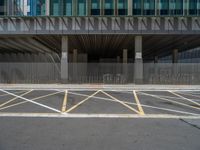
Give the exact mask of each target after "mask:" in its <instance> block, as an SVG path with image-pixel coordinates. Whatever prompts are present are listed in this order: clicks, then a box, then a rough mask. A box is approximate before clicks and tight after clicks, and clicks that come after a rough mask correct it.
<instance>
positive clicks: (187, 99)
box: [168, 91, 200, 106]
mask: <svg viewBox="0 0 200 150" xmlns="http://www.w3.org/2000/svg"><path fill="white" fill-rule="evenodd" d="M168 92H170V93H172V94H173V95H176V96H178V97H180V98H182V99H184V100H186V101H189V102H191V103H193V104H196V105H197V106H200V104H199V103H197V102H195V101H193V100H191V99H189V98H186V97H184V96H181V95H179V94H177V93H175V92H172V91H168Z"/></svg>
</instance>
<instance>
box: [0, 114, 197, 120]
mask: <svg viewBox="0 0 200 150" xmlns="http://www.w3.org/2000/svg"><path fill="white" fill-rule="evenodd" d="M0 117H28V118H113V119H114V118H126V119H129V118H136V119H137V118H143V119H200V115H199V116H178V115H168V114H163V115H159V114H149V115H147V114H146V115H137V114H69V113H0Z"/></svg>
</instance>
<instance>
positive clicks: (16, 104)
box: [0, 92, 62, 110]
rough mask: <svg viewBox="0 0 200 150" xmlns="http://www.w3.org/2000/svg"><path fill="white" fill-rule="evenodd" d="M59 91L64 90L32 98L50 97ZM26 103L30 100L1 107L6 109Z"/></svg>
mask: <svg viewBox="0 0 200 150" xmlns="http://www.w3.org/2000/svg"><path fill="white" fill-rule="evenodd" d="M59 93H62V92H54V93H50V94H47V95H42V96H39V97H35V98H33V99H31V100H32V101H35V100H38V99H42V98H46V97H49V96H53V95H56V94H59ZM25 103H28V101H22V102H19V103H15V104H12V105H8V106H5V107H2V108H0V110H4V109H7V108H10V107H14V106H18V105H21V104H25Z"/></svg>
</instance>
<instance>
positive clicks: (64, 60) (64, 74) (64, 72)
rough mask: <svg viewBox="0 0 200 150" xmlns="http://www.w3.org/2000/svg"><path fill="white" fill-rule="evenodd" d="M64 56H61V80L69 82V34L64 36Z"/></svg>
mask: <svg viewBox="0 0 200 150" xmlns="http://www.w3.org/2000/svg"><path fill="white" fill-rule="evenodd" d="M61 44H62V46H61V48H62V57H61V80H62V82H63V83H67V81H68V79H69V75H68V51H69V47H68V36H63V37H62V43H61Z"/></svg>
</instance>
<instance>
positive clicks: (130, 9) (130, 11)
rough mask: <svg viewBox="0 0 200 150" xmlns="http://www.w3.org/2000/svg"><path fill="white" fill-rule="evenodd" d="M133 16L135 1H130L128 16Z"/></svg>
mask: <svg viewBox="0 0 200 150" xmlns="http://www.w3.org/2000/svg"><path fill="white" fill-rule="evenodd" d="M132 15H133V0H128V16H132Z"/></svg>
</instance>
